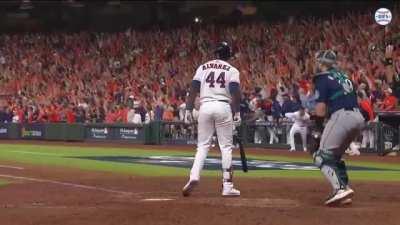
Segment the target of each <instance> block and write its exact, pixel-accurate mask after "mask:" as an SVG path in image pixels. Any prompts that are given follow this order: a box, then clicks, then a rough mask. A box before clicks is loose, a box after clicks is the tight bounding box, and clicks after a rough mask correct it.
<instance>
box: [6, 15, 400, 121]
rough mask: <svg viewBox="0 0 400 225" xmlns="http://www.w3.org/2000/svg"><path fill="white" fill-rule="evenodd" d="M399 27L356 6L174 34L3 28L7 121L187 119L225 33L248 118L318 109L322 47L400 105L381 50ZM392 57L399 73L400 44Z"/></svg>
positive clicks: (371, 95)
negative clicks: (334, 13) (315, 85)
mask: <svg viewBox="0 0 400 225" xmlns="http://www.w3.org/2000/svg"><path fill="white" fill-rule="evenodd" d="M394 14H396V12H394ZM392 24H394V25H392V26H390V27H388V28H387V29H385V30H384V28H383V27H382V26H379V25H377V24H376V23H375V21H374V19H373V16H372V15H371V13H366V14H356V13H351V14H348V16H346V17H343V18H335V17H332V18H330V19H315V18H307V19H299V20H290V21H289V22H284V23H279V24H269V23H265V22H253V23H250V24H241V25H237V26H223V25H204V26H193V27H186V28H179V29H173V30H168V31H160V30H151V31H136V30H132V29H128V30H126V31H125V32H120V33H96V32H80V33H60V32H59V33H57V32H56V33H48V34H44V33H30V34H2V35H0V93H1V110H0V122H16V123H22V122H28V123H31V122H68V123H75V122H80V123H87V122H105V123H117V122H120V123H144V122H149V121H151V120H165V121H175V120H183V116H184V115H183V113H184V109H185V103H184V100H185V97H186V93H187V91H188V86H189V84H190V80H191V79H192V76H193V73H194V71H195V69H196V67H197V66H199V65H200V64H201V63H203V62H205V61H207V60H210V55H212V50H213V46H214V45H215V44H216V43H217V42H218V41H220V40H226V41H227V42H229V43H231V45H232V46H233V50H234V53H235V57H234V59H233V60H232V62H231V63H232V64H233V65H234V66H235V67H237V68H238V69H239V70H240V76H241V85H242V91H243V101H242V103H243V104H242V113H243V114H246V115H251V116H250V117H248V119H259V118H261V117H265V115H270V116H272V117H282V115H284V113H286V112H291V111H295V110H297V109H298V108H299V107H300V106H301V105H303V106H305V107H306V108H307V109H309V110H311V109H312V108H313V104H314V100H315V96H314V95H313V93H312V82H311V77H312V74H313V73H314V68H313V58H314V54H315V53H316V51H318V50H320V49H332V50H334V51H336V52H337V54H338V60H339V67H340V68H342V69H344V70H345V71H346V72H347V74H348V75H349V76H351V78H352V80H353V82H354V83H355V84H356V85H357V89H358V95H359V97H360V100H362V101H361V104H365V105H368V107H370V108H371V110H396V109H397V107H398V101H397V99H398V98H399V97H400V88H397V86H396V85H393V84H392V83H389V82H388V79H387V71H386V70H385V66H384V63H383V59H384V58H385V56H384V49H385V48H384V46H383V47H382V43H383V41H384V40H385V39H387V40H389V39H391V37H392V36H394V35H395V34H397V33H398V32H399V31H400V29H399V27H398V26H397V25H398V24H400V21H399V18H398V17H394V21H392ZM396 24H397V25H396ZM392 54H393V61H394V65H395V68H396V70H397V72H398V71H400V48H398V47H397V46H396V47H395V49H394V51H393V53H392ZM394 83H396V82H394Z"/></svg>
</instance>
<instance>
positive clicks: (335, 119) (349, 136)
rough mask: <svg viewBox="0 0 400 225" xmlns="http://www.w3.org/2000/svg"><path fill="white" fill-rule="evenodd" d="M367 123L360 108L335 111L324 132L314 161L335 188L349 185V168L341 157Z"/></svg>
mask: <svg viewBox="0 0 400 225" xmlns="http://www.w3.org/2000/svg"><path fill="white" fill-rule="evenodd" d="M364 125H365V122H364V118H363V116H362V115H361V113H360V112H359V110H357V109H354V111H350V110H344V109H341V110H338V111H336V112H334V113H333V114H332V116H331V118H330V119H329V121H328V123H327V124H326V126H325V129H324V132H323V133H322V137H321V142H320V146H319V150H318V151H317V152H315V153H314V155H313V158H314V163H315V164H316V165H317V166H318V167H319V168H320V169H321V172H322V174H324V176H325V178H326V179H327V180H328V181H329V182H330V183H331V185H332V188H333V190H338V189H343V188H346V186H348V182H349V178H348V176H347V168H346V165H345V163H344V161H343V160H342V159H341V157H342V155H343V153H344V152H345V150H346V149H347V148H348V147H349V145H350V143H351V141H353V140H354V138H356V137H357V136H358V135H359V134H360V131H361V130H362V129H363V127H364Z"/></svg>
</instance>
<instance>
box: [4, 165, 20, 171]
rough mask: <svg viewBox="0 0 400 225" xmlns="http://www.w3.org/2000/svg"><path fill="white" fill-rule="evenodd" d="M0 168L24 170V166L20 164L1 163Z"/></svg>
mask: <svg viewBox="0 0 400 225" xmlns="http://www.w3.org/2000/svg"><path fill="white" fill-rule="evenodd" d="M0 168H7V169H14V170H24V169H25V168H24V167H18V166H9V165H0Z"/></svg>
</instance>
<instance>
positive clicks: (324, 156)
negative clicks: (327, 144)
mask: <svg viewBox="0 0 400 225" xmlns="http://www.w3.org/2000/svg"><path fill="white" fill-rule="evenodd" d="M313 160H314V164H315V165H316V166H317V167H318V168H320V169H321V167H322V166H323V165H327V166H330V167H335V168H336V167H337V166H336V163H337V160H336V159H335V156H334V155H333V153H332V152H331V151H322V150H318V151H316V152H314V154H313Z"/></svg>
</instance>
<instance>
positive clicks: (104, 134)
mask: <svg viewBox="0 0 400 225" xmlns="http://www.w3.org/2000/svg"><path fill="white" fill-rule="evenodd" d="M110 131H111V129H110V128H108V127H88V129H87V137H88V138H90V139H110V138H111V133H110Z"/></svg>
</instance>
